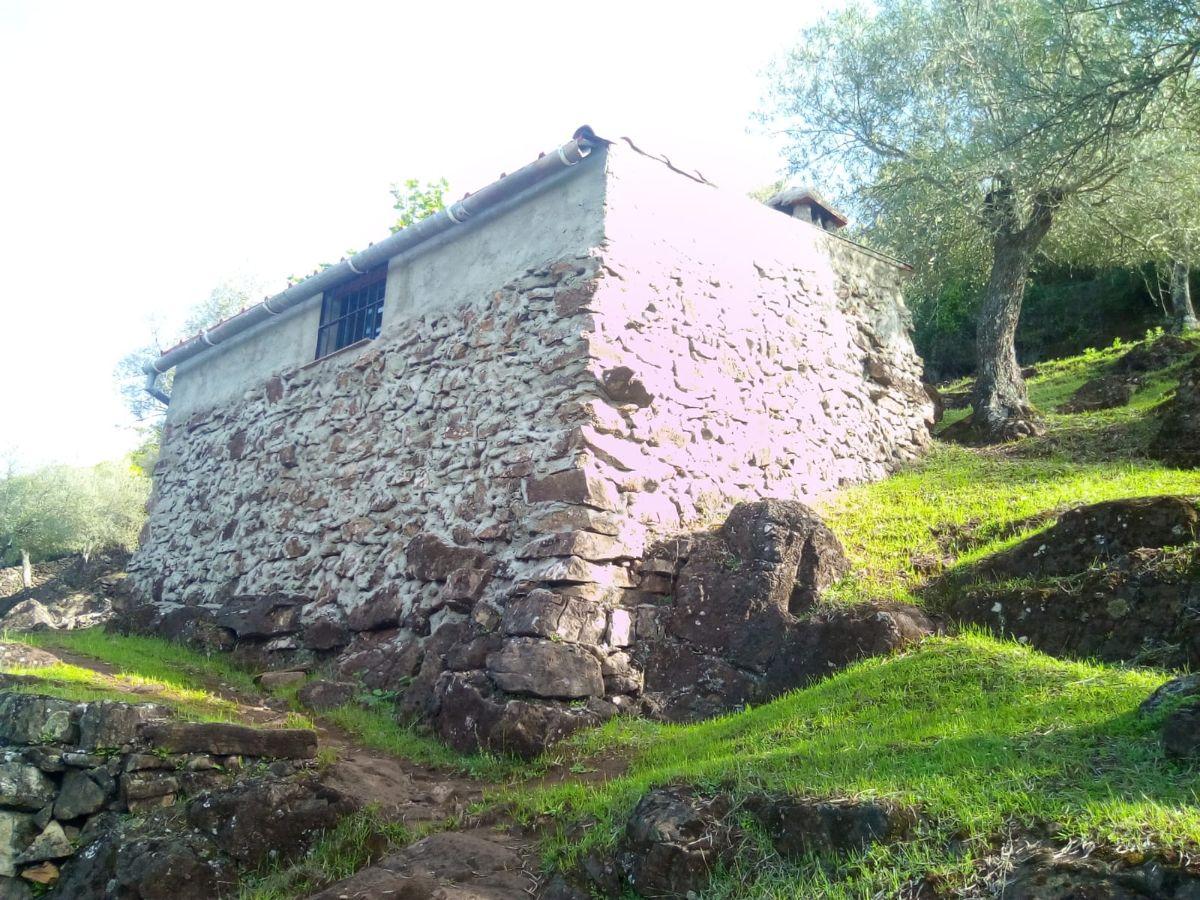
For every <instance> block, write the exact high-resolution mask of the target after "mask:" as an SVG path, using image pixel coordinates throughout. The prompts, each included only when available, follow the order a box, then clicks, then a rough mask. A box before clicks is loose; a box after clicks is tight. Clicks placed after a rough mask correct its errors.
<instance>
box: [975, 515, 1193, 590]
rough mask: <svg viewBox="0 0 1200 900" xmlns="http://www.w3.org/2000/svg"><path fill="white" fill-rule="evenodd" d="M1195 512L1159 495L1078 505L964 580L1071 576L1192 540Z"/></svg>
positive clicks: (984, 563) (992, 557)
mask: <svg viewBox="0 0 1200 900" xmlns="http://www.w3.org/2000/svg"><path fill="white" fill-rule="evenodd" d="M1198 531H1200V512H1197V509H1196V502H1195V501H1194V500H1192V499H1190V498H1187V497H1176V496H1171V495H1164V496H1159V497H1132V498H1127V499H1121V500H1109V501H1107V502H1104V503H1095V504H1092V505H1090V506H1080V507H1077V508H1076V509H1071V510H1068V511H1067V512H1065V513H1063V514H1062V515H1061V516H1059V518H1058V521H1057V522H1055V523H1054V525H1052V526H1051V527H1050V528H1048V529H1046V530H1045V531H1043V532H1040V533H1039V534H1035V535H1034V536H1033V537H1030V538H1027V539H1026V540H1024V541H1021V542H1020V543H1019V544H1017V545H1016V546H1014V547H1010V548H1009V549H1008V550H1004V551H1001V552H1000V553H997V554H994V555H993V556H990V557H988V558H987V559H985V560H983V561H982V562H980V563H979V564H978V565H976V566H974V567H972V568H971V569H969V570H968V571H967V572H966V573H965V576H964V577H965V578H967V579H969V580H978V579H983V578H987V579H1003V578H1020V579H1026V578H1047V577H1062V576H1066V575H1077V574H1079V573H1081V572H1085V571H1087V570H1088V569H1089V568H1091V567H1092V566H1093V565H1094V564H1095V563H1097V562H1105V561H1108V560H1112V559H1115V558H1117V557H1120V556H1124V555H1126V554H1128V553H1130V552H1131V551H1133V550H1141V549H1145V548H1158V547H1174V546H1179V545H1182V544H1187V543H1189V542H1191V541H1194V540H1195V539H1196V536H1197V532H1198Z"/></svg>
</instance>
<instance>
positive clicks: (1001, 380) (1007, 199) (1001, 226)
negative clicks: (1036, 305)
mask: <svg viewBox="0 0 1200 900" xmlns="http://www.w3.org/2000/svg"><path fill="white" fill-rule="evenodd" d="M1057 202H1058V197H1057V195H1052V194H1043V195H1040V196H1039V197H1038V198H1036V199H1035V201H1034V204H1033V212H1032V214H1031V216H1030V218H1029V221H1028V223H1027V224H1025V225H1021V224H1020V216H1019V214H1018V211H1017V208H1016V201H1015V199H1014V197H1013V195H1012V192H1011V191H1009V190H1007V189H1006V190H1001V191H996V192H994V193H993V194H992V195H991V196H989V198H988V207H987V210H986V212H987V213H988V218H989V219H990V224H991V226H992V269H991V272H990V273H989V275H988V282H987V287H986V289H985V290H984V295H983V305H982V307H981V308H980V310H979V328H978V330H977V332H976V340H975V346H976V351H977V353H976V355H977V357H978V360H977V364H976V365H977V370H976V377H975V391H974V394H973V396H972V406H973V407H974V408H973V410H972V413H971V418H970V419H969V420H967V421H964V422H963V427H962V428H961V429H958V431H959V434H960V436H961V437H963V438H965V439H968V440H969V441H970V442H971V443H985V444H992V443H998V442H1000V441H1011V440H1016V439H1017V438H1020V437H1026V436H1029V435H1036V434H1041V433H1042V432H1043V431H1044V430H1045V429H1044V427H1043V426H1042V424H1041V421H1040V417H1039V416H1038V414H1037V411H1036V410H1035V409H1034V408H1033V407H1032V406H1030V404H1029V395H1028V393H1027V392H1026V390H1025V379H1024V378H1022V377H1021V367H1020V366H1019V365H1017V348H1016V336H1017V322H1018V320H1019V319H1020V318H1021V303H1022V302H1023V301H1024V299H1025V282H1026V281H1027V280H1028V278H1029V267H1030V265H1031V263H1032V261H1033V254H1034V251H1035V250H1037V247H1038V245H1039V244H1040V243H1041V242H1042V238H1044V237H1045V236H1046V232H1048V231H1049V230H1050V223H1051V220H1052V219H1053V214H1054V208H1055V206H1056V205H1057Z"/></svg>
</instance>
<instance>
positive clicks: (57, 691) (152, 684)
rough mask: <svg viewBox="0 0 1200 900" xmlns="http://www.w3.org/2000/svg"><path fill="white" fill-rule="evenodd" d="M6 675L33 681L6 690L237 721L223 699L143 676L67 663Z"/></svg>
mask: <svg viewBox="0 0 1200 900" xmlns="http://www.w3.org/2000/svg"><path fill="white" fill-rule="evenodd" d="M4 671H5V672H6V673H8V674H11V675H20V676H24V677H25V678H27V679H31V681H30V682H28V683H20V684H15V685H9V686H6V687H5V689H6V690H13V691H18V692H23V693H32V694H45V695H47V696H51V697H61V698H63V699H64V700H77V701H84V702H87V701H92V700H119V701H121V702H123V703H161V704H163V705H164V706H169V707H171V708H172V709H173V710H174V711H175V712H176V713H177V714H178V715H179V716H180V717H181V718H185V719H192V720H195V721H201V722H233V721H237V720H238V708H237V705H236V704H234V703H231V702H230V701H228V700H226V699H224V698H222V697H218V696H216V695H214V694H211V693H209V692H208V691H205V690H201V689H196V688H186V687H181V686H179V685H178V684H175V683H171V682H166V681H162V680H159V679H156V678H147V677H145V676H142V675H135V674H125V673H121V674H117V675H106V674H104V673H101V672H95V671H93V670H92V669H85V668H81V667H80V666H72V665H68V664H66V663H57V664H55V665H51V666H39V667H36V668H24V667H20V666H17V667H7V668H5V669H4Z"/></svg>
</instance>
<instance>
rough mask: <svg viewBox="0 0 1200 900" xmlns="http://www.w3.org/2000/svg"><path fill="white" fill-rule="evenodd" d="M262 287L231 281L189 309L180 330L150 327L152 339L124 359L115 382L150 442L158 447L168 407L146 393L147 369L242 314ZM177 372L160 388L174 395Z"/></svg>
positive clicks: (165, 376)
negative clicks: (166, 353) (188, 341)
mask: <svg viewBox="0 0 1200 900" xmlns="http://www.w3.org/2000/svg"><path fill="white" fill-rule="evenodd" d="M259 290H261V287H260V285H259V284H258V283H257V282H255V281H253V280H250V279H229V280H227V281H224V282H222V283H221V284H219V285H217V286H216V287H215V288H213V290H212V292H211V293H210V294H209V295H208V297H207V298H206V299H204V300H202V301H200V302H199V303H197V304H196V305H195V306H193V307H191V309H189V310H188V312H187V315H186V316H185V317H184V320H183V322H182V323H181V324H180V325H179V327H178V328H177V329H173V330H171V331H165V330H164V329H163V328H162V327H161V325H160V323H158V322H152V323H151V324H150V328H149V330H150V335H149V340H148V341H147V342H146V343H145V344H143V345H142V346H141V347H138V348H137V349H136V350H131V351H130V352H129V353H127V354H125V355H124V356H123V357H121V359H120V361H118V363H117V365H116V367H115V369H114V370H113V379H114V380H115V381H116V384H117V391H118V392H119V393H120V395H121V399H122V400H123V401H124V403H125V406H126V408H127V409H128V410H129V411H130V413H132V414H133V417H134V419H135V420H136V421H138V422H139V423H143V424H144V425H145V426H146V427H147V431H148V433H147V435H146V440H147V442H149V443H154V444H155V445H157V438H158V431H159V429H160V428H161V425H162V421H161V420H162V414H163V412H164V410H165V407H164V406H163V405H162V403H160V402H159V401H158V400H156V399H154V398H153V397H151V396H150V395H149V394H147V393H146V391H145V384H146V373H145V372H144V371H143V366H145V365H146V363H149V362H153V361H154V360H156V359H158V357H159V356H161V355H162V354H163V351H165V350H167V349H168V348H169V347H171V346H172V345H174V344H176V343H178V342H179V341H182V340H186V339H187V338H190V337H193V336H195V335H196V334H198V333H199V332H201V331H203V330H204V329H206V328H211V327H212V326H214V325H216V324H217V323H218V322H221V321H223V320H224V319H228V318H229V317H230V316H232V315H235V314H237V313H238V312H241V311H242V310H243V309H245V308H246V306H247V305H249V304H250V302H251V297H252V296H254V295H255V294H256V293H257V292H258V291H259ZM173 380H174V370H173V369H172V370H171V371H170V372H167V373H165V374H163V375H162V376H160V377H159V379H158V386H159V387H160V388H161V389H162V390H163V391H165V392H166V393H167V394H170V392H171V383H172V381H173Z"/></svg>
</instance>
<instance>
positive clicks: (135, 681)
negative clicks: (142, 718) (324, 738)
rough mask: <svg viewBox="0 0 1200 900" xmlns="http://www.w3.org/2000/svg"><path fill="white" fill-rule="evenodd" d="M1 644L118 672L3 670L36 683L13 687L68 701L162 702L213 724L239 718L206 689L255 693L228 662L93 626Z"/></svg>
mask: <svg viewBox="0 0 1200 900" xmlns="http://www.w3.org/2000/svg"><path fill="white" fill-rule="evenodd" d="M4 640H7V641H16V642H21V643H25V644H30V645H32V646H34V647H40V648H42V649H43V650H47V651H49V652H54V651H55V650H63V651H70V652H72V653H76V654H78V655H80V656H86V657H89V658H92V659H96V660H98V661H100V662H103V663H107V664H108V666H109V667H111V668H112V669H114V670H115V672H116V674H113V675H106V674H104V673H101V672H96V671H93V670H92V669H88V668H83V667H81V666H74V665H69V664H66V663H61V664H58V665H54V666H46V667H41V668H29V669H26V668H12V667H10V668H8V669H5V671H7V672H10V673H12V674H14V675H24V676H26V677H30V678H35V679H37V684H36V685H28V686H21V687H18V688H15V689H16V690H23V691H27V692H30V693H39V694H48V695H50V696H55V697H62V698H64V699H67V700H121V701H123V702H126V703H139V702H140V703H145V702H154V703H162V704H164V705H166V706H169V707H171V708H172V709H173V710H175V712H176V713H177V714H178V715H179V716H180V717H182V718H185V719H191V720H195V721H212V722H232V721H237V720H238V718H239V716H238V707H237V704H236V703H233V702H231V701H230V700H228V699H226V698H224V697H221V696H220V695H219V694H217V693H215V692H214V691H212V690H210V687H211V686H212V684H213V682H220V683H221V684H225V685H228V686H230V687H233V688H235V689H237V690H239V691H242V692H245V693H254V694H257V689H256V688H255V686H254V679H253V678H252V676H251V675H250V674H249V673H248V672H246V671H244V670H242V669H240V668H238V667H237V666H235V665H233V664H232V662H230V661H229V660H228V659H227V658H223V657H220V656H207V655H205V654H203V653H197V652H196V651H194V650H189V649H188V648H186V647H184V646H182V645H180V644H175V643H172V642H170V641H166V640H162V639H161V638H152V637H138V636H124V635H118V634H109V633H107V632H105V631H104V630H103V629H100V628H92V629H87V630H83V631H40V632H33V633H28V634H5V635H4Z"/></svg>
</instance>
